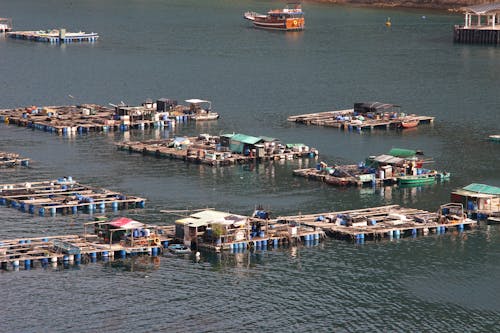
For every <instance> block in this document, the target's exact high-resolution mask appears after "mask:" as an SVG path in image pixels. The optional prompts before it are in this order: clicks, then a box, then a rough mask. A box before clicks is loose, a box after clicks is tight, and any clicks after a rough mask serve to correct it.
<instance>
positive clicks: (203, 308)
mask: <svg viewBox="0 0 500 333" xmlns="http://www.w3.org/2000/svg"><path fill="white" fill-rule="evenodd" d="M281 6H283V3H281V2H274V1H273V2H268V1H242V0H236V1H227V0H217V1H210V2H207V1H199V0H172V1H161V0H150V1H138V0H125V1H124V0H121V1H118V0H109V1H96V0H82V1H56V0H49V1H43V2H40V1H33V0H26V1H10V2H6V3H2V6H1V7H0V16H2V17H12V18H13V24H14V28H15V30H38V29H51V28H59V27H65V28H66V29H67V30H68V31H78V30H84V31H87V32H90V31H95V32H98V33H100V35H101V38H100V39H99V41H98V42H96V43H94V44H69V45H50V44H44V43H34V42H28V41H21V40H11V39H5V38H4V37H0V86H1V87H2V88H1V89H0V108H9V107H18V106H27V105H39V106H42V105H61V104H74V103H98V104H108V103H119V102H120V101H124V102H126V103H129V104H131V105H137V104H140V103H142V102H143V101H144V100H145V99H146V98H153V99H156V98H161V97H166V98H174V99H178V100H179V101H182V100H184V99H188V98H203V99H209V100H211V101H213V107H214V109H216V111H217V112H219V113H220V115H221V119H220V120H218V121H216V122H211V123H202V124H193V123H191V124H183V125H180V126H178V127H176V128H175V129H174V130H165V131H164V130H147V131H144V132H136V131H132V132H127V133H118V132H115V133H109V134H102V133H100V134H90V135H84V136H76V137H58V136H55V135H52V134H48V133H45V132H40V131H32V130H29V129H26V128H20V127H15V126H7V125H3V124H2V125H0V148H1V150H5V151H13V152H18V153H21V154H22V155H23V156H26V157H30V158H32V159H33V162H32V164H31V168H29V169H25V168H19V169H6V170H1V172H0V183H12V182H25V181H34V180H44V179H54V178H59V177H62V176H67V175H71V176H73V178H74V179H76V180H77V181H79V182H82V183H86V184H91V185H94V186H99V187H105V188H109V189H113V190H117V191H122V192H124V193H128V194H131V195H138V196H143V197H146V198H147V199H148V202H147V204H146V209H144V210H134V211H129V212H128V213H127V215H128V216H132V217H134V218H137V219H138V220H140V221H143V222H146V223H171V222H172V219H171V218H169V217H167V216H165V215H163V214H161V213H159V210H160V209H183V208H202V207H214V208H217V209H220V210H230V211H232V212H235V213H241V214H250V213H251V212H252V211H253V208H254V206H255V205H258V204H263V205H264V206H266V207H269V208H270V210H271V211H272V212H273V213H274V214H296V213H298V212H302V213H312V212H319V211H327V210H343V209H355V208H362V207H370V206H377V205H386V204H401V205H404V206H408V207H415V208H421V209H426V210H432V211H434V210H436V209H437V208H438V207H439V205H440V204H443V203H446V202H448V200H449V196H450V191H451V190H453V189H455V188H457V187H461V186H465V185H467V184H469V183H471V182H479V183H486V184H491V185H496V186H499V185H500V172H499V167H498V165H499V152H500V145H498V144H494V143H491V142H488V141H487V140H486V138H487V136H488V135H490V134H494V133H498V132H499V131H500V126H499V115H498V112H499V109H498V108H499V105H500V94H499V92H500V90H499V86H500V85H499V83H500V49H499V48H498V47H487V46H471V45H456V44H453V43H452V33H453V25H454V24H459V23H461V22H462V17H461V16H460V15H455V14H449V13H446V12H435V11H425V10H397V9H394V10H390V9H366V8H351V7H346V6H333V5H323V4H313V3H305V4H304V6H303V7H304V11H305V12H306V26H307V29H306V30H305V31H303V32H298V33H282V32H273V31H265V30H256V29H254V28H252V27H251V25H250V24H249V22H246V21H244V20H243V18H242V15H243V12H244V11H246V10H255V11H260V12H265V11H267V10H268V9H271V8H274V7H281ZM387 17H391V21H392V27H391V28H387V27H385V25H384V23H385V21H386V19H387ZM424 17H425V18H424ZM373 100H377V101H381V102H388V103H395V104H400V105H402V111H403V112H406V113H416V114H422V115H432V116H435V117H436V121H435V123H434V125H432V126H421V127H419V128H417V129H412V130H405V131H385V130H384V131H380V130H376V131H373V132H363V133H361V134H358V133H350V132H343V131H340V130H337V129H334V128H321V127H307V126H299V125H295V124H291V123H288V122H287V121H286V118H287V117H288V116H290V115H294V114H300V113H308V112H320V111H328V110H335V109H345V108H349V107H352V105H353V103H354V102H358V101H373ZM233 131H234V132H243V133H246V134H250V135H266V136H272V137H277V138H280V139H282V140H283V141H284V142H304V143H306V144H307V145H309V146H312V147H316V148H318V149H319V151H320V154H321V159H322V160H325V161H328V162H330V163H332V162H348V163H356V162H359V161H361V160H363V159H364V158H365V157H367V156H369V155H376V154H382V153H385V152H387V151H388V150H389V149H391V148H393V147H399V148H411V149H421V150H423V151H424V153H425V154H426V155H427V156H428V157H432V158H433V159H434V161H435V162H434V164H433V165H432V167H433V168H436V169H439V170H446V171H450V172H451V173H452V178H451V180H450V181H449V182H446V183H444V184H435V185H433V186H429V187H422V188H410V189H408V188H406V189H398V188H385V189H371V188H363V189H354V188H349V189H338V188H334V187H331V186H327V185H325V184H321V183H318V182H312V181H307V180H305V179H302V178H295V177H293V176H292V175H291V173H292V170H293V169H296V168H299V167H306V166H311V167H312V166H313V165H315V163H316V161H314V160H303V161H287V162H284V163H278V162H277V163H270V164H262V165H257V166H248V165H246V166H232V167H224V168H210V167H206V166H200V165H188V164H184V163H183V162H179V161H175V160H168V159H157V158H154V157H151V156H141V155H138V154H128V153H126V152H123V151H118V150H117V149H116V147H115V146H114V142H116V141H120V140H130V139H138V140H139V139H148V138H161V137H169V136H172V135H175V134H183V135H184V134H196V133H200V132H201V133H211V134H219V133H222V132H233ZM88 219H89V216H88V215H79V216H75V217H69V218H68V217H60V216H58V217H54V218H50V217H47V218H42V217H38V216H31V215H29V214H25V213H21V212H19V211H16V210H12V209H5V208H4V209H1V210H0V222H1V223H2V227H1V228H0V239H6V238H17V237H37V236H43V235H58V234H64V233H75V232H82V229H83V228H82V223H83V222H84V221H87V220H88ZM499 237H500V233H499V228H498V227H495V226H491V227H487V226H481V227H480V228H477V229H476V230H474V231H472V232H466V233H463V234H454V233H448V234H445V235H434V236H429V237H422V238H416V239H402V240H397V241H392V242H377V243H366V244H364V245H362V246H360V245H354V244H350V243H346V242H342V241H335V240H325V241H324V242H323V243H321V244H320V245H318V246H314V247H305V246H299V247H292V248H286V249H278V250H269V251H262V252H256V253H237V254H229V253H223V254H219V255H215V254H210V253H202V256H201V258H200V260H199V261H198V262H197V261H195V260H194V259H193V258H192V257H189V256H187V257H175V256H165V257H161V258H160V260H151V259H150V258H137V259H127V260H125V261H118V260H117V261H114V262H107V263H97V264H89V265H81V266H79V267H70V268H64V267H63V266H59V267H58V268H56V269H39V268H38V269H34V270H31V271H20V272H12V271H8V272H6V271H4V272H0V281H1V282H2V285H3V286H4V287H3V291H4V292H3V296H2V297H3V302H2V306H1V310H0V317H1V318H2V319H3V325H2V326H1V327H0V331H5V332H45V331H46V332H67V331H73V332H97V331H102V332H143V331H144V332H155V331H167V330H168V331H178V332H185V331H240V330H245V331H285V330H286V331H290V330H293V331H335V332H341V331H347V332H353V331H425V332H427V331H439V332H443V331H464V332H466V331H467V332H476V331H485V332H492V331H498V330H499V329H500V319H499V318H500V312H499V309H500V302H499V300H498V295H499V294H500V283H499V282H498V278H497V277H498V276H499V273H500V271H499V269H500V268H499V267H500V256H499V253H500V243H499Z"/></svg>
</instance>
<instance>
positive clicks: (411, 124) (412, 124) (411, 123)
mask: <svg viewBox="0 0 500 333" xmlns="http://www.w3.org/2000/svg"><path fill="white" fill-rule="evenodd" d="M418 123H419V121H418V120H406V121H401V124H400V127H401V128H413V127H417V126H418Z"/></svg>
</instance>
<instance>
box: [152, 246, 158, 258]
mask: <svg viewBox="0 0 500 333" xmlns="http://www.w3.org/2000/svg"><path fill="white" fill-rule="evenodd" d="M151 255H152V256H153V257H156V256H157V255H158V248H157V247H153V248H151Z"/></svg>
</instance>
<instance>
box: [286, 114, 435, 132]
mask: <svg viewBox="0 0 500 333" xmlns="http://www.w3.org/2000/svg"><path fill="white" fill-rule="evenodd" d="M361 119H363V120H361ZM288 121H290V122H295V123H299V124H304V125H317V126H326V127H336V128H340V129H343V130H349V131H352V130H356V131H362V130H373V129H404V128H407V127H416V126H418V125H420V124H424V123H430V124H432V123H433V122H434V117H429V116H418V115H415V114H410V115H406V114H404V115H403V116H401V114H400V115H397V116H396V115H395V114H392V115H391V114H385V115H379V116H374V117H373V118H372V119H370V118H367V117H363V118H361V117H360V116H359V115H358V114H357V113H355V112H354V109H345V110H338V111H326V112H318V113H308V114H301V115H295V116H290V117H288ZM406 124H411V125H406Z"/></svg>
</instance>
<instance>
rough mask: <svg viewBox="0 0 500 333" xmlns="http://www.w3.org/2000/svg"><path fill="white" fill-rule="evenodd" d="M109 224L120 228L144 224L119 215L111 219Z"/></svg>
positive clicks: (137, 226) (138, 226)
mask: <svg viewBox="0 0 500 333" xmlns="http://www.w3.org/2000/svg"><path fill="white" fill-rule="evenodd" d="M110 225H112V226H113V227H117V228H122V229H136V228H141V227H143V226H144V224H143V223H141V222H138V221H135V220H132V219H129V218H128V217H120V218H117V219H116V220H113V221H112V222H111V223H110Z"/></svg>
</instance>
